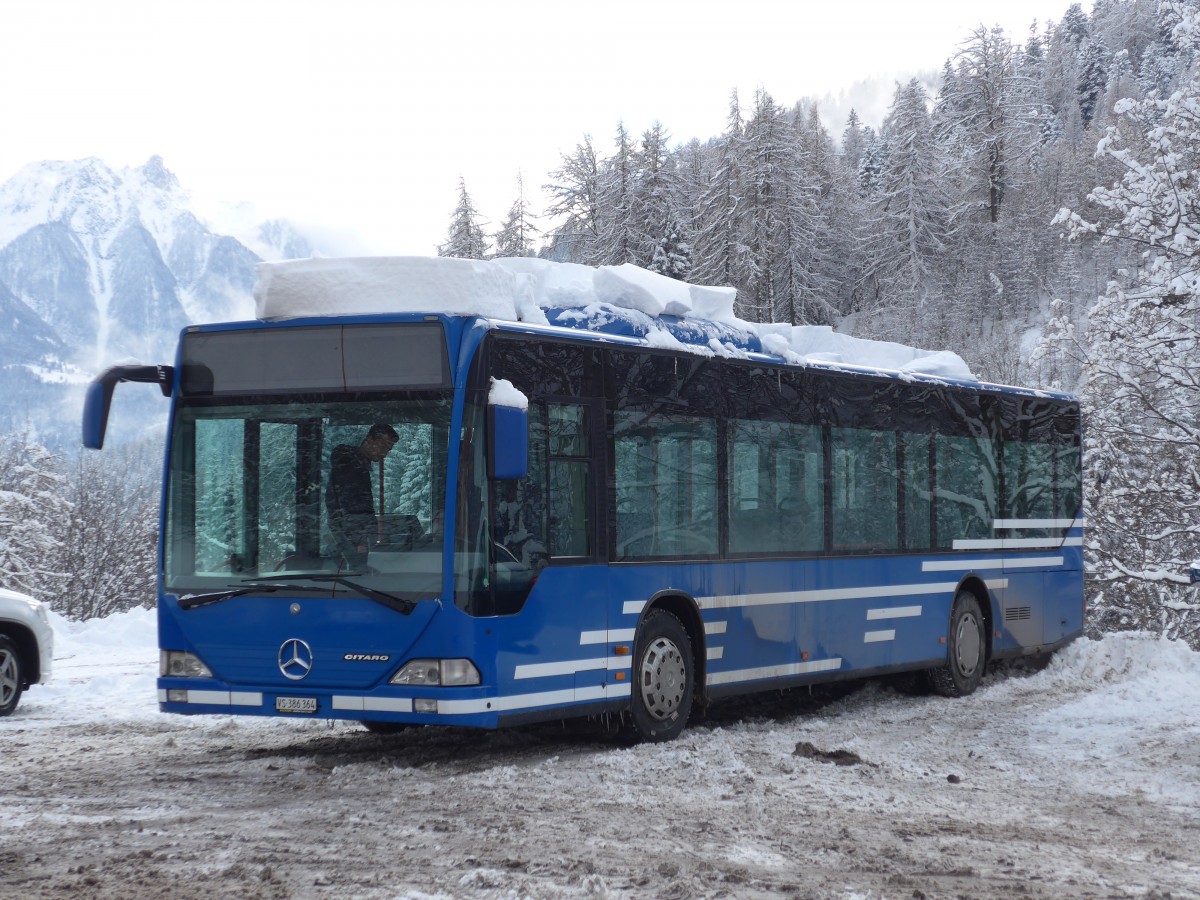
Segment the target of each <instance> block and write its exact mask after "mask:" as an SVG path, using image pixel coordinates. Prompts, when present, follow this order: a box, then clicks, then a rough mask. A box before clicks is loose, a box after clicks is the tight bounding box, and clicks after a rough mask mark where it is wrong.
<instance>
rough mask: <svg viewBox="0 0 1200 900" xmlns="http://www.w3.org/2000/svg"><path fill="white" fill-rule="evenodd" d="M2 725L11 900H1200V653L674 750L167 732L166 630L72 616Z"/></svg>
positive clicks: (1104, 665) (6, 880)
mask: <svg viewBox="0 0 1200 900" xmlns="http://www.w3.org/2000/svg"><path fill="white" fill-rule="evenodd" d="M55 625H56V629H57V639H58V646H57V651H56V655H57V658H56V661H55V677H54V680H53V681H52V683H50V684H48V685H42V686H38V687H34V688H32V689H31V690H30V691H29V692H28V693H27V694H26V695H25V697H24V698H23V700H22V705H21V707H20V708H19V709H18V710H17V713H16V714H15V715H14V716H13V717H11V718H9V719H4V720H0V896H4V897H21V898H59V897H68V896H70V897H74V896H86V897H106V898H131V897H133V898H138V897H161V896H172V897H201V896H203V897H206V898H210V897H339V898H341V897H364V898H376V897H379V898H383V897H389V898H390V897H409V898H430V897H436V898H442V897H485V898H522V897H535V898H537V897H593V896H594V897H622V898H624V897H629V898H635V897H637V898H640V897H697V896H704V897H737V898H742V897H767V896H799V897H836V898H881V897H889V898H890V897H895V898H909V897H930V898H932V897H959V896H962V897H1055V898H1057V897H1143V896H1145V897H1165V896H1168V895H1169V896H1173V897H1191V896H1200V850H1198V849H1197V848H1198V847H1200V702H1198V701H1200V654H1196V653H1193V652H1191V651H1189V650H1188V649H1187V648H1186V647H1184V646H1183V645H1182V644H1177V643H1169V642H1164V641H1159V640H1156V639H1153V638H1150V637H1148V636H1145V635H1121V636H1110V637H1107V638H1105V639H1104V640H1103V641H1099V642H1092V641H1079V642H1076V643H1075V644H1074V645H1072V646H1070V647H1068V648H1067V649H1065V650H1063V651H1062V652H1060V653H1059V654H1058V656H1057V657H1056V658H1055V659H1054V661H1053V662H1052V663H1051V664H1050V666H1049V667H1047V668H1046V669H1044V670H1043V671H1040V672H1029V671H1024V670H1014V669H1008V670H1002V671H997V672H994V673H993V674H992V675H991V676H989V678H988V680H987V681H985V683H984V685H983V687H982V688H981V689H980V690H979V691H978V692H977V693H976V694H974V695H973V696H971V697H968V698H965V699H962V700H945V699H941V698H935V697H931V696H922V695H915V694H908V693H903V692H898V691H896V690H895V689H893V688H892V687H889V686H886V685H884V684H882V683H880V682H870V683H867V684H865V685H864V686H862V687H860V688H858V689H857V690H854V691H850V692H848V691H846V690H844V689H843V690H842V691H840V692H839V693H838V694H836V695H835V694H833V693H832V692H826V693H824V694H818V695H810V694H809V693H808V692H803V691H794V692H789V693H786V694H782V695H779V694H775V695H771V696H770V697H766V698H740V699H736V700H732V701H729V702H727V703H724V704H722V705H720V706H718V707H717V708H716V709H714V710H713V711H712V713H711V714H710V716H709V717H708V719H707V720H706V721H703V722H697V723H693V724H692V726H691V727H690V728H689V729H688V730H687V731H686V732H684V735H683V737H682V738H681V739H680V740H678V741H676V742H675V743H672V744H668V745H662V746H635V747H627V746H624V745H622V744H618V743H614V742H613V741H611V740H608V739H605V738H604V737H602V736H598V735H596V734H589V733H582V732H580V731H577V730H567V729H563V728H561V727H558V726H554V727H549V726H547V727H539V728H532V729H526V730H519V731H510V732H501V733H480V732H463V731H450V730H442V729H427V730H414V731H408V732H404V733H402V734H398V735H395V736H391V737H386V738H385V737H380V736H375V735H371V734H368V733H367V732H365V731H363V730H360V729H359V728H358V727H356V726H353V725H343V724H337V725H333V726H330V725H329V724H328V723H321V722H315V721H305V722H293V721H276V720H260V719H249V718H247V719H237V718H219V717H197V718H183V717H176V716H166V715H162V714H160V713H158V712H157V709H156V705H155V699H154V698H155V691H154V678H155V673H156V669H157V652H156V650H155V641H154V619H153V614H152V613H150V612H147V611H144V610H138V611H134V612H131V613H127V614H122V615H117V616H112V617H110V618H109V619H106V620H101V621H93V622H88V623H82V624H80V623H70V622H66V621H64V620H62V619H57V618H56V619H55Z"/></svg>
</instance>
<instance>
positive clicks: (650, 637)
mask: <svg viewBox="0 0 1200 900" xmlns="http://www.w3.org/2000/svg"><path fill="white" fill-rule="evenodd" d="M694 673H695V666H694V665H693V662H692V644H691V641H690V640H688V634H687V631H686V630H684V627H683V625H682V624H681V623H680V621H679V620H678V619H677V618H675V616H673V615H671V613H669V612H666V611H665V610H661V609H656V610H651V611H650V613H648V614H647V616H646V618H645V620H644V621H643V622H642V627H641V628H639V629H638V636H637V641H636V642H635V644H634V651H633V698H632V703H631V704H630V710H629V726H630V727H629V729H628V732H629V736H630V737H632V738H633V739H635V740H639V741H649V742H652V743H658V742H661V741H670V740H674V739H675V738H676V737H678V736H679V733H680V732H682V731H683V728H684V726H685V725H686V724H687V720H688V715H689V714H690V713H691V711H692V698H693V695H694V693H695V684H694V678H695V675H694Z"/></svg>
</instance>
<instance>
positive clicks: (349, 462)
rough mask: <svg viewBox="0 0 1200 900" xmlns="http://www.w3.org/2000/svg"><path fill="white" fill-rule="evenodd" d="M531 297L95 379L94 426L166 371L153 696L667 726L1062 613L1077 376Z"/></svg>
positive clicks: (359, 321) (938, 680)
mask: <svg viewBox="0 0 1200 900" xmlns="http://www.w3.org/2000/svg"><path fill="white" fill-rule="evenodd" d="M394 287H395V290H396V291H397V292H403V291H404V288H405V286H404V285H403V284H400V285H395V286H394ZM543 312H544V317H539V318H538V320H537V321H536V322H533V321H510V320H505V319H497V318H494V317H488V316H482V315H469V314H448V313H446V312H439V311H438V310H436V309H435V310H431V311H427V312H416V313H414V312H396V313H387V312H383V313H378V312H375V313H369V314H364V313H349V314H330V313H321V314H314V315H301V316H297V317H293V318H274V319H258V320H254V321H246V322H236V323H224V324H215V325H204V326H194V327H189V328H187V329H186V330H185V331H184V332H183V334H182V336H181V340H180V343H179V348H178V352H177V357H176V360H175V363H174V365H172V366H165V365H164V366H122V367H116V368H113V369H110V370H108V371H107V372H105V373H104V374H103V375H101V376H99V377H98V378H97V379H96V381H95V382H94V383H93V384H92V385H91V387H90V388H89V394H88V399H87V403H86V407H85V413H84V443H85V444H86V445H88V446H91V447H95V448H99V447H100V446H101V445H102V444H103V440H104V431H105V424H106V421H107V416H108V409H109V404H110V401H111V397H112V394H113V388H114V386H115V385H116V384H117V383H118V382H121V381H143V382H152V383H156V384H158V385H159V387H160V388H161V389H162V391H163V393H164V395H166V396H168V397H170V399H171V424H170V431H169V436H168V442H167V453H166V462H165V485H164V494H163V509H162V523H161V524H162V528H161V544H160V556H159V564H160V589H159V599H158V619H159V641H160V649H161V672H160V676H161V677H160V678H159V681H158V700H159V704H160V707H161V709H162V710H163V711H165V712H170V713H181V714H196V713H208V714H212V713H221V714H244V715H258V716H287V717H320V718H329V719H348V720H357V721H361V722H363V723H365V725H366V726H367V727H368V728H371V729H372V730H377V731H386V730H395V729H396V728H399V727H403V726H416V725H458V726H469V727H477V728H485V729H494V728H498V727H503V726H508V725H514V724H520V723H530V722H536V721H545V720H553V719H565V718H571V717H597V716H603V717H608V718H609V721H617V722H619V723H620V724H621V726H622V727H623V728H624V729H625V731H626V732H627V733H628V734H629V735H630V736H631V737H632V738H634V739H638V740H645V741H663V740H670V739H672V738H674V737H675V736H677V735H678V734H679V733H680V731H681V730H682V729H683V727H684V726H685V723H686V722H687V720H688V718H689V715H691V714H692V713H693V712H697V711H700V710H702V709H703V708H704V707H705V706H706V705H707V704H709V703H710V702H711V701H713V700H714V699H716V698H720V697H724V696H728V695H734V694H739V693H747V692H754V691H763V690H775V689H780V688H788V687H795V686H799V685H811V684H814V683H819V682H827V681H833V680H839V679H848V678H861V677H866V676H876V675H882V674H891V673H905V672H919V673H922V674H923V676H925V678H926V680H927V683H928V685H929V686H930V687H931V688H932V689H933V690H934V691H936V692H938V693H940V694H943V695H947V696H960V695H966V694H969V693H971V692H972V691H973V690H975V688H976V687H977V686H978V685H979V683H980V679H981V678H982V677H983V675H984V672H985V669H986V667H987V665H988V664H989V663H990V662H992V661H994V660H1000V659H1003V658H1011V657H1018V656H1026V655H1037V654H1047V653H1050V652H1052V651H1053V650H1055V649H1056V648H1058V647H1060V646H1062V645H1063V644H1065V643H1067V642H1069V641H1071V640H1072V639H1073V638H1075V637H1077V636H1078V635H1080V634H1081V632H1082V630H1083V624H1084V612H1085V610H1084V595H1083V565H1082V546H1081V545H1082V525H1083V521H1082V517H1081V513H1080V504H1081V472H1080V456H1081V454H1080V445H1081V433H1080V413H1079V405H1078V403H1077V401H1076V400H1075V399H1074V398H1072V397H1071V396H1068V395H1064V394H1060V393H1053V392H1047V391H1035V390H1027V389H1020V388H1013V387H1003V386H997V385H991V384H984V383H978V382H970V381H963V380H955V379H948V378H939V377H932V376H921V375H914V374H904V375H901V374H897V373H895V372H886V371H873V370H868V369H863V368H855V367H853V366H845V365H841V366H839V365H836V364H822V363H810V362H802V361H797V360H796V359H791V360H790V361H789V359H787V358H786V357H785V356H781V355H779V354H778V353H774V352H768V350H767V349H765V348H764V343H766V342H764V341H763V340H761V339H760V337H759V336H758V335H757V334H756V333H755V332H754V331H753V330H745V331H739V330H738V329H736V328H733V327H730V326H712V325H710V326H705V327H697V323H695V322H694V321H693V320H690V319H683V318H675V317H672V316H659V317H657V318H654V319H652V320H648V319H647V317H646V316H621V315H615V314H614V315H592V316H590V317H582V316H580V314H579V310H578V309H572V308H565V307H564V308H555V307H553V306H551V307H548V308H546V309H544V311H543ZM647 321H649V322H650V326H649V327H648V326H647ZM714 328H715V329H718V330H719V331H720V332H721V340H720V341H718V342H715V343H714V341H713V338H712V334H713V331H714ZM663 334H669V335H670V336H671V340H669V341H664V340H662V339H661V336H662V335H663ZM714 347H716V348H717V349H718V350H720V351H721V352H714V349H713V348H714ZM339 473H340V474H339ZM339 479H342V480H343V483H341V484H339V483H338V480H339ZM347 498H349V499H347ZM355 504H357V506H355ZM351 506H355V508H354V509H350V507H351ZM347 510H349V512H347ZM348 519H353V520H354V521H355V524H354V525H353V528H352V531H353V532H354V533H352V534H350V535H349V536H347V534H346V531H345V527H346V526H345V520H348Z"/></svg>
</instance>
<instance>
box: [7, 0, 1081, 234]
mask: <svg viewBox="0 0 1200 900" xmlns="http://www.w3.org/2000/svg"><path fill="white" fill-rule="evenodd" d="M1068 6H1069V0H913V2H910V3H898V2H896V0H844V2H840V3H836V2H824V3H816V2H812V0H808V2H794V0H793V2H788V0H725V2H712V0H688V2H676V0H659V2H657V3H649V2H646V0H605V2H604V3H592V4H582V3H570V2H567V3H563V2H550V0H515V2H514V0H509V2H507V3H505V2H495V0H492V2H476V0H432V2H429V0H379V2H374V0H370V2H368V0H336V2H325V0H237V2H232V0H205V2H203V3H197V2H192V3H187V2H180V3H172V2H164V0H101V2H97V0H36V2H34V0H29V2H26V0H9V2H5V3H3V4H0V85H2V86H0V181H3V180H6V179H8V178H9V177H11V176H12V175H13V174H15V173H16V172H17V171H18V170H19V169H20V168H21V166H23V165H25V164H26V163H28V162H33V161H36V160H41V159H80V158H83V157H88V156H96V157H99V158H101V159H103V160H104V161H105V162H107V163H109V164H110V165H113V166H117V167H123V166H136V165H140V164H142V163H143V162H145V161H146V160H147V159H148V158H149V157H151V156H153V155H155V154H158V155H161V156H162V157H163V160H164V162H165V164H166V166H167V168H168V169H170V170H171V171H172V172H174V173H175V175H176V176H177V177H178V178H179V180H180V182H181V183H182V184H183V186H184V187H185V188H186V189H188V190H189V191H190V192H191V193H192V194H193V195H194V196H196V198H197V199H198V200H201V201H208V202H211V201H213V200H217V199H220V200H229V201H235V200H236V201H251V202H253V203H255V204H256V205H257V206H258V207H259V208H260V209H262V210H263V211H264V212H265V213H269V214H281V215H286V216H289V217H291V218H293V219H295V220H296V221H298V222H301V223H303V224H304V225H306V226H308V227H313V228H319V229H321V230H324V231H328V232H329V233H331V234H339V235H341V236H342V237H349V236H350V235H357V237H358V242H357V246H355V244H354V243H352V242H346V243H343V244H342V245H341V246H339V247H338V248H337V249H339V250H341V251H342V252H348V251H355V250H358V251H362V252H370V253H380V254H410V253H411V254H428V253H434V252H436V245H437V244H438V243H440V242H441V241H443V240H444V239H445V235H446V229H447V226H448V225H449V220H450V213H451V211H452V209H453V207H454V204H455V200H456V197H457V188H458V179H459V176H462V177H463V178H464V179H465V180H466V185H467V190H468V191H469V193H470V194H471V195H472V197H473V198H474V199H475V202H476V205H477V206H478V208H479V210H480V212H481V213H482V214H483V215H484V217H485V218H487V219H488V220H490V221H491V222H492V223H493V225H494V226H498V225H499V224H500V221H501V220H502V218H503V216H504V214H505V213H506V212H507V210H508V208H509V207H510V206H511V204H512V202H513V200H514V199H515V197H516V181H517V173H518V172H522V173H523V175H524V178H525V184H526V187H527V194H528V196H529V199H530V200H531V201H532V202H533V203H534V204H535V205H537V206H540V205H541V204H542V203H543V200H544V198H543V196H542V193H541V190H540V188H541V185H542V184H543V183H545V182H546V181H547V180H548V173H549V172H550V170H552V169H553V168H555V167H556V166H557V164H558V162H559V159H560V155H561V154H562V153H566V152H570V151H571V150H572V149H573V148H574V147H575V145H576V144H577V143H578V142H579V140H580V139H581V138H582V137H583V136H584V135H585V134H591V135H592V136H593V138H594V140H595V143H596V146H597V149H598V150H600V151H601V152H603V153H607V152H608V150H609V148H610V146H611V141H612V137H613V134H614V132H615V130H616V126H617V123H618V122H620V121H623V122H624V123H625V125H626V127H627V128H628V130H629V131H630V132H631V133H632V134H634V135H635V136H640V134H641V133H642V132H643V131H644V130H645V129H646V128H648V127H649V126H650V125H651V124H652V123H653V122H654V121H655V120H658V121H660V122H662V124H663V125H664V126H665V128H666V129H667V131H668V133H669V134H670V135H671V137H672V139H673V140H674V141H677V142H679V143H683V142H686V141H687V140H689V139H691V138H693V137H699V138H708V137H711V136H714V135H716V134H719V133H720V132H721V131H722V130H723V129H724V124H725V117H726V113H727V111H728V104H729V95H730V93H731V91H733V90H734V89H736V90H737V91H738V92H739V94H740V96H741V98H742V100H743V103H744V104H746V105H749V104H750V103H751V102H752V101H753V97H754V93H755V91H756V90H757V89H758V88H760V87H761V88H765V89H766V90H767V91H768V92H769V93H770V94H771V95H772V96H773V97H774V99H775V100H776V102H778V103H781V104H784V105H789V106H790V105H791V104H793V103H794V102H796V101H797V100H799V99H801V98H803V97H813V98H821V97H824V96H826V95H833V96H836V95H838V94H840V93H848V92H851V91H855V90H856V85H857V90H858V91H860V92H861V90H862V87H863V86H862V84H860V83H861V82H865V81H871V80H878V82H879V83H880V84H881V86H882V90H883V95H884V96H882V97H880V98H879V99H878V100H877V108H876V110H874V111H872V110H864V113H865V116H864V117H865V118H866V119H867V121H868V122H870V123H872V124H877V120H878V116H879V115H880V114H881V112H882V109H883V108H885V107H886V104H887V102H888V101H889V100H890V95H891V90H892V87H893V86H894V81H895V79H897V78H904V79H907V78H908V77H911V76H912V75H914V74H918V73H921V72H927V71H930V70H937V69H940V67H941V65H942V63H943V62H944V61H945V60H946V59H947V58H948V57H949V56H951V55H953V54H954V52H955V50H956V48H957V46H958V45H959V44H960V43H961V42H962V41H963V40H965V39H966V38H967V36H968V35H969V34H970V32H971V30H972V29H973V28H975V27H977V26H979V25H980V24H983V25H987V26H991V25H1000V26H1002V27H1004V28H1005V29H1006V30H1007V31H1008V32H1009V34H1010V35H1011V36H1012V37H1013V39H1014V40H1015V41H1018V42H1023V41H1024V40H1025V39H1026V37H1027V35H1028V32H1029V26H1030V24H1031V23H1032V22H1033V21H1034V20H1035V19H1036V20H1037V21H1038V23H1039V26H1041V25H1042V24H1044V23H1045V22H1046V21H1047V20H1055V21H1057V20H1059V19H1061V18H1062V14H1063V13H1064V12H1065V11H1066V9H1067V7H1068ZM1083 7H1084V9H1085V10H1090V8H1091V3H1090V2H1084V3H1083ZM856 99H857V98H856ZM865 105H867V103H866V102H863V103H859V106H860V107H862V106H865ZM844 125H845V123H844V121H826V127H828V128H829V130H830V132H831V133H833V134H834V135H840V134H841V131H842V129H843V127H844Z"/></svg>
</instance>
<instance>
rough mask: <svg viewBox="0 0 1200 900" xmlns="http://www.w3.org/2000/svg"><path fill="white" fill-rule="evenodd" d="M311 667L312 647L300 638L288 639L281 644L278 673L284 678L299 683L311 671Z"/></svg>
mask: <svg viewBox="0 0 1200 900" xmlns="http://www.w3.org/2000/svg"><path fill="white" fill-rule="evenodd" d="M312 666H313V652H312V647H310V646H308V644H306V643H304V641H302V640H300V638H289V639H288V640H286V641H284V642H283V645H282V646H281V647H280V648H279V671H280V672H282V673H283V677H284V678H290V679H291V680H292V681H300V680H301V679H302V678H304V677H305V676H306V675H307V674H308V673H309V672H311V671H312Z"/></svg>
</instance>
